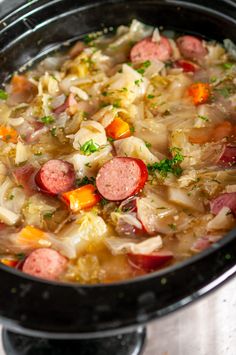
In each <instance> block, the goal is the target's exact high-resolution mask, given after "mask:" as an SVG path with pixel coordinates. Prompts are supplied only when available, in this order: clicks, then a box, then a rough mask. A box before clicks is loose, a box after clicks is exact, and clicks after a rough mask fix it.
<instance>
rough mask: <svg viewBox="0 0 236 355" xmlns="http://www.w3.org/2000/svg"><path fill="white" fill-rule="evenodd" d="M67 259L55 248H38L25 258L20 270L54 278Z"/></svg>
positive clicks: (48, 278)
mask: <svg viewBox="0 0 236 355" xmlns="http://www.w3.org/2000/svg"><path fill="white" fill-rule="evenodd" d="M66 265H67V259H66V258H65V257H64V256H62V255H61V254H59V253H58V252H57V251H56V250H53V249H49V248H40V249H36V250H34V251H32V252H31V254H30V255H29V256H28V257H27V258H26V260H25V262H24V264H23V267H22V271H23V272H25V273H26V274H30V275H32V276H36V277H40V278H42V279H46V280H56V279H57V278H58V277H59V276H60V275H61V274H62V273H63V271H64V270H65V268H66Z"/></svg>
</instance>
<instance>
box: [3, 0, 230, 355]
mask: <svg viewBox="0 0 236 355" xmlns="http://www.w3.org/2000/svg"><path fill="white" fill-rule="evenodd" d="M5 3H7V4H6V9H7V11H8V10H9V5H10V2H8V1H6V0H5ZM13 3H14V1H12V6H13V5H14V4H13ZM21 3H22V2H21ZM1 6H3V8H4V2H3V4H1ZM134 18H136V19H138V20H140V21H142V22H144V23H147V24H150V25H158V26H162V27H163V28H165V29H173V30H177V31H178V32H185V33H186V32H187V33H190V34H198V35H201V36H203V37H205V38H208V39H215V40H217V41H222V40H223V39H224V38H230V39H231V40H233V41H235V42H236V2H235V1H230V0H195V1H178V0H94V1H92V0H51V1H48V0H32V1H25V2H24V3H23V5H21V6H20V7H18V8H16V9H12V10H11V12H8V14H7V15H5V16H4V17H3V18H2V19H1V20H0V82H1V83H4V82H5V81H7V80H8V78H9V76H10V74H11V73H12V72H14V71H15V70H17V69H18V68H21V67H23V66H25V64H27V65H32V64H34V63H35V62H36V61H38V60H40V59H42V58H43V57H44V56H46V55H47V54H49V53H51V52H54V51H57V50H58V49H59V48H60V47H61V46H64V45H65V44H66V45H68V44H69V43H71V42H73V41H75V40H76V39H78V38H81V37H83V36H84V34H86V33H89V32H92V31H96V30H100V29H104V28H116V27H117V26H118V25H120V24H128V23H130V22H131V20H132V19H134ZM235 262H236V230H233V231H231V232H230V233H229V234H228V235H227V236H226V237H224V238H223V239H222V240H221V241H219V242H218V243H215V244H214V245H213V246H212V247H211V248H209V249H208V250H206V251H204V252H202V253H201V254H199V255H197V256H194V257H193V258H191V259H189V260H187V261H185V262H183V263H181V264H177V265H174V266H172V267H169V268H167V269H164V270H162V271H159V272H155V273H152V274H150V275H146V276H143V277H139V278H137V279H134V280H130V281H125V282H120V283H114V284H109V285H91V286H90V285H88V286H84V285H79V284H66V283H64V284H63V283H56V282H47V281H44V280H40V279H36V278H33V277H30V276H28V275H25V274H22V273H21V272H20V271H19V270H15V269H10V268H8V267H7V266H4V265H0V279H1V287H0V322H1V323H2V324H3V325H4V327H5V329H7V330H4V334H3V338H4V342H5V348H6V349H8V350H7V351H8V352H7V353H9V354H18V353H19V354H20V353H21V352H19V351H18V352H17V350H16V349H17V346H18V345H19V343H20V344H21V345H22V344H27V346H28V347H29V349H30V347H34V346H36V345H35V344H36V343H37V346H39V345H38V341H37V337H38V338H41V340H40V342H41V350H42V344H44V343H43V342H44V340H42V339H51V340H47V346H48V349H50V350H43V352H39V351H41V350H39V348H32V349H34V350H32V352H28V353H27V354H31V353H32V354H41V353H42V354H54V353H55V354H67V353H68V354H76V353H78V354H90V353H91V354H92V353H93V354H111V353H112V352H113V353H114V354H124V355H125V354H139V353H140V351H141V349H142V347H143V344H144V341H145V325H146V324H147V323H148V322H150V321H152V320H156V321H157V322H162V321H163V320H162V319H161V318H162V317H163V316H166V315H168V314H170V313H171V312H175V311H177V310H178V309H180V308H182V307H183V306H186V305H188V304H190V303H192V302H193V301H195V300H197V299H199V298H201V297H202V296H203V295H205V294H207V293H208V292H210V291H213V290H214V289H215V288H217V287H219V286H220V285H222V284H223V283H225V282H226V281H227V280H228V279H229V278H232V277H233V276H234V274H235V272H236V266H235ZM45 341H46V340H45ZM169 341H171V339H169ZM49 344H50V345H49ZM124 344H125V346H123V345H124ZM9 349H10V350H9ZM37 349H38V350H37ZM45 349H46V348H45ZM53 349H54V350H53ZM37 351H38V352H37ZM47 351H48V352H47ZM121 351H122V352H121ZM154 353H155V354H158V352H153V354H154ZM213 353H214V352H212V354H213ZM25 354H26V352H25ZM230 354H231V353H230ZM232 354H233V352H232ZM183 355H185V354H183Z"/></svg>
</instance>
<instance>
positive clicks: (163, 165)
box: [147, 148, 184, 177]
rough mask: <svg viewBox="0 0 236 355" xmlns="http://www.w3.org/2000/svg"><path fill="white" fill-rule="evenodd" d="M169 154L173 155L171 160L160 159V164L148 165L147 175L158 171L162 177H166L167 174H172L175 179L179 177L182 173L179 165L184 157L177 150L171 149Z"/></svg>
mask: <svg viewBox="0 0 236 355" xmlns="http://www.w3.org/2000/svg"><path fill="white" fill-rule="evenodd" d="M171 152H172V153H173V152H174V153H175V155H174V156H173V158H172V159H162V160H161V161H160V162H157V163H154V164H148V165H147V167H148V171H149V173H150V174H153V173H155V172H156V171H158V172H159V174H160V175H161V176H162V177H167V175H168V173H172V174H174V175H175V176H177V177H178V176H180V175H181V174H182V172H183V169H182V168H181V166H180V164H181V163H182V162H183V160H184V156H183V155H182V154H181V152H180V149H179V148H172V149H171Z"/></svg>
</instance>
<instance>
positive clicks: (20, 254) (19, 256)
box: [16, 253, 25, 260]
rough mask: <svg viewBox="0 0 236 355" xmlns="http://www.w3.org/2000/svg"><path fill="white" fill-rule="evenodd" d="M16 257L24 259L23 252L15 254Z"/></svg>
mask: <svg viewBox="0 0 236 355" xmlns="http://www.w3.org/2000/svg"><path fill="white" fill-rule="evenodd" d="M16 257H17V259H19V260H24V258H25V254H24V253H19V254H16Z"/></svg>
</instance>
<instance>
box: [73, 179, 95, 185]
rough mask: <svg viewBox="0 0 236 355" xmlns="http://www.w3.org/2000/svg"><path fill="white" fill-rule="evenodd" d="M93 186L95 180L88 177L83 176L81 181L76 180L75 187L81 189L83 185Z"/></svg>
mask: <svg viewBox="0 0 236 355" xmlns="http://www.w3.org/2000/svg"><path fill="white" fill-rule="evenodd" d="M88 184H91V185H95V178H94V177H90V178H89V177H88V176H84V177H83V178H82V179H76V186H77V187H81V186H84V185H88Z"/></svg>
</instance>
